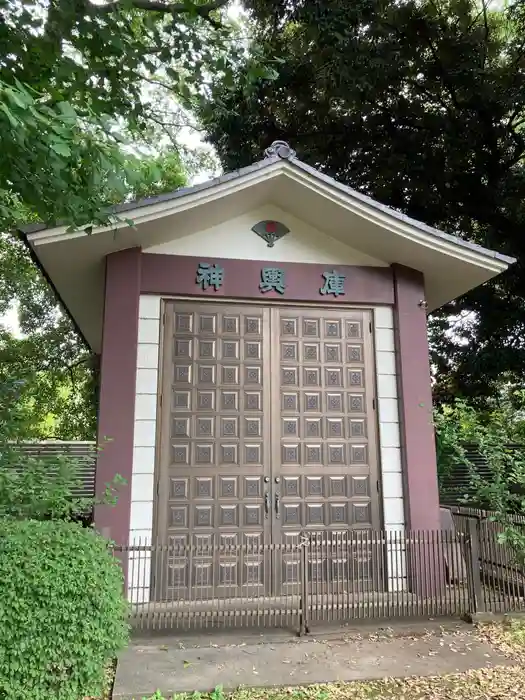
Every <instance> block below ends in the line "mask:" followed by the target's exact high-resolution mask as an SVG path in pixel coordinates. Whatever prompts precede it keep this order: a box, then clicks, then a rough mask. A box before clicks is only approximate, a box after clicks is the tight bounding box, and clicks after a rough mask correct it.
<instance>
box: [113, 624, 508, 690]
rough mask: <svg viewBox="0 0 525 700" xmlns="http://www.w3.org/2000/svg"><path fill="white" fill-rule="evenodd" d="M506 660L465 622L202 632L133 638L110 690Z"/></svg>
mask: <svg viewBox="0 0 525 700" xmlns="http://www.w3.org/2000/svg"><path fill="white" fill-rule="evenodd" d="M505 663H508V660H506V659H505V657H504V656H502V655H499V654H497V653H496V652H495V651H494V650H493V649H492V648H491V647H489V646H488V645H486V644H484V643H482V642H480V641H479V640H478V639H477V638H476V636H475V634H474V631H473V628H472V626H471V625H467V624H465V623H458V622H456V621H454V622H452V621H448V622H445V623H443V622H441V623H438V622H435V621H427V622H416V623H409V624H404V625H403V624H396V625H393V626H392V627H387V628H385V627H381V628H379V627H377V626H375V627H374V626H371V625H366V626H362V627H353V628H350V627H338V628H333V627H326V628H318V629H315V628H314V629H313V630H312V632H311V634H310V635H309V636H307V637H303V638H301V639H298V638H292V637H291V636H290V634H289V633H287V632H285V631H281V632H280V631H278V630H269V631H267V632H266V633H265V634H261V631H260V630H257V632H255V633H253V634H250V633H249V632H245V633H243V631H241V630H238V631H233V632H232V633H227V632H225V633H221V632H215V633H206V634H200V635H195V634H193V635H189V634H188V635H184V636H181V635H180V634H179V635H178V636H170V637H152V638H149V639H142V640H138V639H137V640H135V641H134V642H133V643H132V644H131V646H130V647H129V648H128V649H127V650H126V651H125V652H124V653H123V654H122V656H121V657H120V660H119V663H118V667H117V675H116V679H115V687H114V691H113V698H115V699H118V700H140V699H141V698H142V697H143V696H148V695H150V694H152V693H153V692H154V691H155V690H157V689H158V690H160V691H162V693H163V694H164V695H165V696H169V695H170V694H172V693H175V692H183V691H189V692H192V691H194V690H198V691H207V690H211V689H213V688H214V687H216V686H217V685H222V686H223V687H224V688H225V689H233V688H236V687H238V686H240V685H242V686H251V687H264V686H266V687H271V686H281V685H282V686H292V685H304V684H310V683H325V682H336V681H357V680H373V679H379V678H386V677H403V676H412V675H418V676H423V675H426V676H428V675H440V674H446V673H456V672H460V671H466V670H468V669H474V668H482V667H488V666H494V665H497V664H505Z"/></svg>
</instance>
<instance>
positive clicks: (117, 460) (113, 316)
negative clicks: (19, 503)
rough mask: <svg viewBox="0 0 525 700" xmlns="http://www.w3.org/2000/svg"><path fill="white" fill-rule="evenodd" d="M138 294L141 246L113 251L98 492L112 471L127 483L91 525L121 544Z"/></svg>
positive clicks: (125, 533)
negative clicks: (116, 498)
mask: <svg viewBox="0 0 525 700" xmlns="http://www.w3.org/2000/svg"><path fill="white" fill-rule="evenodd" d="M139 298H140V249H139V248H130V249H128V250H123V251H120V252H118V253H112V254H111V255H109V256H108V257H107V260H106V291H105V303H104V326H103V336H102V356H101V366H100V398H99V419H98V444H99V448H100V452H99V455H98V459H97V473H96V493H97V496H101V495H102V494H103V493H104V490H105V486H106V484H107V483H109V482H111V481H112V480H113V478H114V477H115V475H116V474H120V475H121V476H123V477H124V478H125V479H126V480H127V482H128V483H127V485H126V486H120V487H119V492H118V502H117V505H116V506H114V507H112V506H97V508H96V509H95V526H96V527H97V529H98V530H99V531H100V532H102V534H103V535H104V536H105V537H108V538H110V539H112V540H115V542H116V543H117V544H124V545H127V544H128V538H129V521H130V518H129V516H130V504H131V475H132V464H133V427H134V419H135V415H134V414H135V382H136V367H137V342H138V322H139V321H138V319H139ZM124 568H126V561H125V560H124Z"/></svg>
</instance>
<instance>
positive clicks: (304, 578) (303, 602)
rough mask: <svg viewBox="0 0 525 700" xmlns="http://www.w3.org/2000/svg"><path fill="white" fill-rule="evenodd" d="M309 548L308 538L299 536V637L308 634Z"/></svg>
mask: <svg viewBox="0 0 525 700" xmlns="http://www.w3.org/2000/svg"><path fill="white" fill-rule="evenodd" d="M309 546H310V538H309V537H308V536H306V535H302V536H301V542H300V544H299V547H300V548H301V557H300V560H299V561H300V567H301V569H300V575H301V595H300V597H299V637H302V636H303V635H304V634H308V633H309V632H310V623H309V621H308V610H309V600H308V548H309Z"/></svg>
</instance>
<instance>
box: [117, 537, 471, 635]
mask: <svg viewBox="0 0 525 700" xmlns="http://www.w3.org/2000/svg"><path fill="white" fill-rule="evenodd" d="M471 537H472V533H471V531H470V530H469V531H466V532H449V531H443V532H441V531H439V532H372V531H362V532H342V533H316V532H308V533H305V534H304V535H302V536H300V537H298V538H297V542H296V543H294V544H286V545H284V544H283V545H279V544H272V545H258V544H246V545H232V546H204V547H199V546H185V547H181V546H169V545H166V544H161V543H154V544H152V543H142V542H140V541H137V542H135V543H134V545H133V546H129V547H120V548H118V552H119V556H121V557H124V558H125V559H127V563H128V598H129V601H130V603H131V623H132V625H133V626H134V627H135V628H138V629H140V630H168V629H175V630H177V629H178V630H183V629H184V630H185V629H199V628H212V627H239V628H240V627H250V626H262V627H270V626H272V627H287V628H291V629H296V630H297V631H298V632H299V633H300V634H302V633H305V632H307V631H308V630H309V627H310V625H311V624H313V623H320V622H324V623H326V622H339V623H344V622H352V621H355V620H365V619H391V618H396V617H401V618H405V617H414V616H423V617H429V616H430V617H434V616H438V615H461V614H463V613H464V612H466V611H468V610H470V609H472V601H473V600H474V601H475V600H476V591H477V586H478V584H477V581H476V576H475V575H473V570H472V566H471V565H469V562H471V561H472V552H474V553H475V552H476V548H475V546H474V547H473V546H472V542H471ZM478 578H479V576H478Z"/></svg>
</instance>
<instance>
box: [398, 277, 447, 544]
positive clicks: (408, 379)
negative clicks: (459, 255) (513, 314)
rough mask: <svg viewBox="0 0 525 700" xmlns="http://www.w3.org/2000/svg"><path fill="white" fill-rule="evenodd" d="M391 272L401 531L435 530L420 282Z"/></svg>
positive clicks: (432, 447)
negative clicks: (401, 482)
mask: <svg viewBox="0 0 525 700" xmlns="http://www.w3.org/2000/svg"><path fill="white" fill-rule="evenodd" d="M392 269H393V272H394V290H395V301H396V303H395V308H394V319H395V322H394V330H395V338H396V351H397V362H398V385H399V391H400V398H401V403H400V421H401V426H400V427H401V439H402V445H401V447H402V455H403V473H404V478H405V488H404V493H405V514H406V519H407V527H409V528H410V529H412V530H439V529H440V520H439V492H438V482H437V466H436V447H435V441H434V426H433V423H432V391H431V384H430V362H429V350H428V337H427V316H426V311H425V308H424V305H423V304H422V303H421V302H423V301H424V299H425V287H424V280H423V275H422V274H421V273H420V272H416V271H415V270H411V269H410V268H407V267H403V266H402V265H393V266H392Z"/></svg>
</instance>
